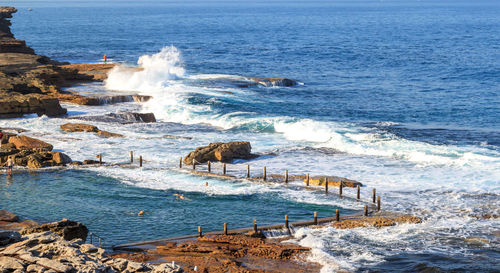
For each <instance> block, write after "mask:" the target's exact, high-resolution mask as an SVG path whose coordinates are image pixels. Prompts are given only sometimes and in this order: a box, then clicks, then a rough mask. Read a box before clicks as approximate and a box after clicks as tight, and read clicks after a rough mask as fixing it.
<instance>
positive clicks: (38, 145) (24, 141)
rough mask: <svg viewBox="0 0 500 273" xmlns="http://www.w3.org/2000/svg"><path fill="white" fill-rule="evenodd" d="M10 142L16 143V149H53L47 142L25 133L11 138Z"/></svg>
mask: <svg viewBox="0 0 500 273" xmlns="http://www.w3.org/2000/svg"><path fill="white" fill-rule="evenodd" d="M9 143H12V144H14V145H16V149H19V150H22V149H41V150H45V151H51V150H52V148H53V146H52V145H50V144H48V143H47V142H44V141H41V140H38V139H36V138H31V137H28V136H24V135H18V136H15V137H11V138H9Z"/></svg>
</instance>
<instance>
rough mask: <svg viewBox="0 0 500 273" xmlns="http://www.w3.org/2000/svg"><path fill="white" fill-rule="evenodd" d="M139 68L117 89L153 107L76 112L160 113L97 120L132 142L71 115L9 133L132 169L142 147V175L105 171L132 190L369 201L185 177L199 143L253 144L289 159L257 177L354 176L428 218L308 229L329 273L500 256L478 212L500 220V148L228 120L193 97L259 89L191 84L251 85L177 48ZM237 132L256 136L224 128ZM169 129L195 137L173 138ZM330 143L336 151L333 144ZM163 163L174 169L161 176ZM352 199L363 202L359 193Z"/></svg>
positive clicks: (330, 126)
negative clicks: (197, 65)
mask: <svg viewBox="0 0 500 273" xmlns="http://www.w3.org/2000/svg"><path fill="white" fill-rule="evenodd" d="M138 65H139V66H140V67H142V68H143V70H141V71H131V70H130V69H123V68H116V69H114V70H113V71H112V72H111V73H110V76H109V80H108V81H107V82H106V87H107V88H109V89H112V90H121V91H125V92H130V91H135V92H140V93H143V94H147V95H152V96H153V97H154V98H153V99H152V100H151V101H149V102H148V103H145V104H139V103H123V104H116V105H107V106H102V107H86V106H74V105H65V107H68V110H69V113H70V115H81V114H83V115H98V114H105V113H109V112H126V111H144V112H149V111H152V112H154V113H155V115H156V116H157V118H159V120H160V121H161V122H159V123H156V124H127V125H116V124H110V123H104V122H92V124H95V125H97V126H98V127H99V128H100V129H102V130H107V131H111V132H114V133H121V134H124V135H125V136H126V137H125V138H123V139H122V138H120V139H102V138H100V137H98V136H96V135H94V134H89V133H64V132H62V131H61V130H59V125H60V124H63V123H66V122H75V120H69V119H65V118H54V119H49V118H47V117H40V118H39V117H34V116H31V117H26V118H21V119H11V120H4V121H2V124H1V126H2V127H21V128H24V129H28V130H30V131H29V132H27V133H26V134H27V135H30V136H33V137H36V138H42V139H43V140H45V141H47V142H49V143H51V144H53V145H54V147H55V148H56V149H58V150H62V151H64V152H65V153H67V154H68V155H70V156H71V157H72V158H73V159H74V160H84V159H93V158H95V155H97V154H99V153H102V154H103V155H104V160H105V161H111V162H117V161H122V162H124V161H126V160H128V152H129V151H130V150H134V151H135V154H136V155H139V154H141V155H143V156H144V158H145V168H144V169H143V170H142V171H136V170H131V169H126V168H119V167H116V168H99V167H97V168H93V170H95V171H96V172H99V173H100V174H102V175H106V176H110V177H114V178H117V179H120V180H121V181H122V182H123V183H126V184H129V185H134V186H138V187H144V188H152V189H160V190H164V189H175V190H181V191H186V192H193V191H194V192H205V193H207V194H214V195H231V194H235V195H247V194H255V193H259V194H271V193H272V194H279V195H281V196H284V197H285V198H287V199H290V200H295V201H297V202H303V203H310V204H329V205H338V206H341V207H344V208H349V209H358V210H361V209H362V204H358V203H356V202H353V201H349V200H339V199H337V198H335V197H332V196H325V195H324V194H315V193H314V192H309V191H305V192H304V191H300V190H295V189H293V187H291V188H284V187H281V186H278V185H274V184H258V183H247V182H241V181H225V180H218V179H206V178H199V177H194V176H191V175H188V174H185V173H182V172H181V173H179V172H178V171H176V170H175V166H176V165H177V162H178V161H177V160H178V158H179V157H180V156H182V155H185V154H186V153H187V152H189V151H190V150H192V149H193V148H194V147H197V146H201V145H206V144H207V143H209V142H214V141H230V140H240V139H241V140H249V141H250V142H251V143H252V147H253V150H254V151H255V152H275V153H277V154H278V156H276V157H263V158H261V159H259V160H255V161H253V162H252V163H251V164H252V170H255V172H256V173H257V172H258V171H257V170H260V169H261V167H263V166H267V167H268V173H282V172H283V170H285V169H288V170H289V171H290V173H291V174H304V173H311V174H312V175H315V174H331V175H339V176H344V177H349V178H351V179H356V180H359V181H361V182H363V183H364V184H365V185H367V188H366V189H365V188H363V192H362V198H363V199H365V200H366V199H368V198H369V196H370V192H369V189H370V188H372V187H376V188H377V191H378V192H379V193H380V194H381V196H382V200H383V201H382V203H383V207H384V208H388V209H390V210H392V211H398V212H403V213H411V214H415V215H418V216H421V217H423V219H424V222H423V223H422V224H418V225H398V226H395V227H389V228H384V229H374V228H358V229H353V230H336V229H333V228H324V229H307V228H303V229H298V230H297V231H296V233H295V239H294V240H293V241H294V242H296V243H299V244H301V245H303V246H308V247H311V248H312V249H313V250H312V255H311V256H310V259H311V260H312V261H316V262H319V263H321V264H323V265H324V267H323V271H324V272H332V271H336V270H340V269H347V270H357V269H358V268H360V267H369V266H373V265H376V264H382V263H384V261H386V259H387V257H389V256H392V255H395V254H398V253H408V254H425V253H434V254H436V255H439V254H441V255H442V254H444V253H451V254H450V255H462V256H466V257H468V255H472V254H471V253H472V250H475V249H478V248H486V249H492V250H494V249H497V250H498V248H499V243H498V237H496V236H498V235H494V233H495V232H497V231H498V226H499V224H500V223H499V221H498V220H497V219H489V220H480V221H478V220H477V219H476V218H474V217H473V216H481V215H495V214H496V215H498V214H500V212H499V209H498V208H499V207H500V201H499V200H500V198H499V196H500V184H499V181H500V155H498V153H497V152H496V151H493V150H488V149H486V148H484V147H479V146H453V145H432V144H428V143H424V142H418V141H411V140H406V139H402V138H399V137H396V136H394V135H389V134H384V135H381V134H378V133H376V132H375V133H374V132H373V131H371V130H369V129H367V128H362V127H357V126H356V125H354V124H348V123H334V122H325V121H317V120H312V119H296V118H293V117H287V116H275V117H264V116H259V115H257V114H255V113H243V112H232V113H228V114H220V113H219V114H218V112H217V109H213V108H212V107H211V106H206V105H193V104H190V103H189V101H188V100H189V98H191V97H193V96H196V95H206V96H211V97H213V98H214V99H218V98H229V99H231V100H233V101H241V102H247V103H260V102H262V100H264V99H265V98H262V97H258V96H253V95H252V92H253V91H251V90H241V89H232V88H225V89H224V88H212V87H203V86H197V85H191V84H190V81H191V80H199V79H203V80H206V79H221V78H223V79H225V78H232V79H234V80H241V79H240V78H238V77H239V76H231V75H206V74H204V75H186V73H185V71H184V69H183V63H182V58H181V55H180V52H179V51H178V50H177V49H175V48H174V47H168V48H164V49H163V50H162V51H161V52H160V53H158V54H155V55H152V56H143V57H141V58H140V59H139V62H138ZM228 92H231V93H228ZM171 122H174V123H171ZM200 124H201V125H200ZM207 124H208V125H212V126H207ZM213 126H215V127H213ZM232 128H250V129H248V130H240V131H230V132H227V131H223V130H222V129H225V130H227V129H232ZM262 128H272V129H273V130H262ZM165 134H170V135H177V136H186V137H192V138H193V139H191V140H188V139H171V138H163V137H162V136H163V135H165ZM324 147H326V148H332V149H334V150H332V149H322V148H324ZM304 148H314V149H309V150H308V149H304ZM245 164H246V163H241V164H234V165H233V164H232V165H230V167H229V172H230V173H232V174H235V175H240V176H243V174H244V169H245ZM160 167H161V168H164V169H162V170H157V168H160ZM165 168H168V169H165ZM213 169H215V170H219V169H220V166H219V165H218V164H214V166H213ZM257 174H259V173H257ZM205 181H208V182H209V187H205V186H204V182H205ZM297 185H298V184H297ZM292 186H293V183H292ZM345 192H346V193H345V194H346V195H351V196H353V192H352V191H350V190H349V189H346V190H345ZM474 237H478V238H481V239H484V241H482V240H479V241H477V240H476V244H474V243H470V242H468V241H467V240H469V241H470V238H474ZM484 242H486V243H484Z"/></svg>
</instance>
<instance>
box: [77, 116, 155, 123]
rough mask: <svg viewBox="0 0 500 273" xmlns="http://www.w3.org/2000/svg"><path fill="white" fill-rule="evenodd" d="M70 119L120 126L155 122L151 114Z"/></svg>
mask: <svg viewBox="0 0 500 273" xmlns="http://www.w3.org/2000/svg"><path fill="white" fill-rule="evenodd" d="M71 119H78V120H85V121H98V122H114V123H120V124H129V123H142V122H145V123H150V122H156V118H155V115H154V114H153V113H109V114H105V115H99V116H76V117H72V118H71Z"/></svg>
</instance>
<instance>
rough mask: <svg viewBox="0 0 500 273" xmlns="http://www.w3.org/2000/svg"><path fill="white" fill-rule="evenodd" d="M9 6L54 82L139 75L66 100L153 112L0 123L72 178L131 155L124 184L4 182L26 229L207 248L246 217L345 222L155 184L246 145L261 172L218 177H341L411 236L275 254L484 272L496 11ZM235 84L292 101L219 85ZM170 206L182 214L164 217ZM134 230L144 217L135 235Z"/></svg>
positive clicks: (281, 193)
mask: <svg viewBox="0 0 500 273" xmlns="http://www.w3.org/2000/svg"><path fill="white" fill-rule="evenodd" d="M10 4H13V5H15V6H16V7H17V8H18V9H19V12H18V13H17V14H16V15H15V17H14V18H13V19H12V22H13V26H12V29H13V32H14V33H15V35H16V36H17V37H18V38H20V39H25V40H27V41H28V44H29V45H30V46H32V47H33V48H34V49H35V50H36V52H37V53H39V54H44V55H47V56H50V57H51V58H54V59H57V60H60V61H68V62H72V63H84V62H101V61H102V59H101V58H102V56H103V55H104V54H107V56H108V58H109V59H110V61H111V62H114V63H118V64H125V65H132V66H140V67H142V68H143V69H144V70H143V71H141V72H137V73H130V72H127V71H124V70H119V69H118V70H115V71H113V72H112V73H110V75H109V80H108V81H107V82H105V83H103V84H90V85H85V86H78V87H72V88H71V89H74V90H85V91H89V90H90V91H89V92H92V93H97V94H98V93H106V94H110V93H113V94H131V93H140V94H144V95H151V96H153V99H152V100H151V101H149V102H147V103H123V104H115V105H105V106H99V107H86V106H75V105H65V107H67V108H68V113H69V117H60V118H53V119H49V118H47V117H34V116H29V117H25V118H21V119H11V120H2V121H0V126H1V127H20V128H25V129H27V130H29V131H28V132H27V133H26V134H28V135H30V136H33V137H36V138H42V139H44V140H46V141H48V142H50V143H51V144H53V145H54V147H55V148H56V149H58V150H61V151H64V152H65V153H67V154H68V155H69V156H71V158H73V159H74V160H84V159H95V156H96V154H99V153H102V154H103V156H104V159H105V161H109V162H125V161H126V160H127V159H128V153H129V151H131V150H133V151H134V152H135V153H136V155H143V156H144V158H145V160H146V161H145V167H144V168H143V169H142V170H140V171H139V170H137V169H129V168H119V167H114V168H99V167H95V168H88V169H78V168H75V169H72V170H69V171H64V172H62V171H56V172H43V173H39V174H36V175H30V174H23V175H20V176H19V177H18V176H15V177H14V181H13V182H12V183H10V186H5V184H2V187H1V194H2V195H1V196H0V205H1V207H5V208H8V209H11V210H13V211H14V212H16V213H18V214H20V215H22V216H24V217H26V218H33V219H36V220H39V221H41V222H46V221H54V220H58V219H60V218H63V217H65V218H71V219H75V220H79V221H82V222H84V223H85V224H88V225H89V226H90V228H91V230H92V231H93V232H95V233H97V234H99V235H102V236H103V237H105V238H106V239H107V242H109V243H113V244H114V243H124V242H130V241H135V240H143V239H153V238H161V237H165V236H174V235H184V234H191V233H193V232H195V230H196V226H198V225H199V221H203V222H204V224H203V226H204V229H205V230H213V229H220V228H221V226H222V223H223V222H228V223H229V224H230V226H235V227H243V226H248V225H249V224H250V223H251V220H252V219H253V218H254V217H255V218H257V220H258V221H259V223H262V224H264V223H275V222H276V221H278V222H280V221H281V219H283V215H284V214H285V213H288V214H289V215H290V217H291V219H294V220H295V219H297V220H301V219H310V215H312V212H313V211H319V212H320V216H323V215H325V216H327V215H331V214H333V213H332V212H333V211H334V210H335V209H336V208H340V209H341V211H345V212H349V211H358V212H359V211H362V209H363V206H362V204H360V203H357V202H353V201H352V200H348V199H344V200H340V199H338V198H336V197H335V195H329V196H325V195H324V194H318V193H316V192H313V191H303V190H298V186H299V185H300V183H292V185H291V186H289V187H282V186H281V185H277V184H272V183H267V184H262V183H250V182H244V181H227V180H220V179H215V178H211V179H206V178H201V177H194V176H191V175H189V174H187V173H185V172H177V171H174V170H170V169H165V168H166V167H167V168H169V167H172V166H174V167H175V166H176V165H177V162H178V158H179V157H180V156H184V155H186V154H187V153H188V152H189V151H191V150H193V149H194V148H195V147H198V146H201V145H206V144H208V143H210V142H215V141H233V140H247V141H250V142H251V143H252V151H253V152H256V153H259V154H261V155H264V156H261V157H259V158H257V159H255V160H252V161H250V162H245V161H235V162H233V164H231V167H230V169H229V172H230V173H231V174H233V175H237V176H242V175H243V174H244V171H245V166H246V164H247V163H249V164H251V165H252V170H253V172H254V173H255V174H256V175H258V174H260V170H261V169H262V167H264V166H267V168H268V173H279V174H282V173H283V172H284V170H285V169H287V170H289V171H290V174H305V173H311V175H319V174H330V175H338V176H344V177H348V178H351V179H355V180H358V181H361V182H362V183H363V184H364V185H366V187H364V188H363V190H362V198H363V199H364V200H366V199H368V198H369V197H370V190H371V188H377V192H378V193H380V194H381V197H382V200H383V207H384V208H387V209H389V210H391V211H396V212H400V213H410V214H415V215H418V216H421V217H422V218H423V223H422V224H418V225H398V226H395V227H390V228H386V229H380V230H379V229H369V228H368V229H355V230H335V229H330V228H325V229H307V228H304V229H298V230H296V233H295V234H294V238H293V242H295V243H298V244H300V245H303V246H308V247H311V248H312V249H313V251H312V252H311V255H310V256H309V258H310V259H311V260H312V261H316V262H319V263H320V264H322V265H323V271H324V272H335V271H339V270H350V271H411V272H414V271H424V270H431V271H432V270H442V271H493V272H494V271H496V267H497V265H498V259H499V258H500V257H499V253H500V244H499V240H498V226H499V225H500V222H499V220H498V218H490V219H488V220H478V219H477V218H478V217H479V218H481V217H483V216H488V215H499V214H500V211H499V208H500V183H499V182H500V123H499V122H498V121H499V120H500V108H499V105H500V95H499V94H500V92H499V91H500V89H499V86H500V82H499V79H500V77H499V76H500V53H499V52H500V50H499V49H500V48H499V45H500V16H499V14H500V6H499V3H498V1H438V2H436V1H307V2H297V1H273V2H263V1H259V2H250V1H237V2H229V1H188V2H184V1H141V2H134V1H105V2H102V1H71V2H67V1H16V2H13V3H10ZM28 8H30V9H31V11H29V10H28ZM251 76H263V77H287V78H291V79H295V80H297V81H298V82H299V83H300V84H299V85H297V86H294V87H279V86H274V87H264V86H250V87H242V86H241V85H240V84H239V83H241V82H247V81H248V77H251ZM134 111H135V112H137V111H139V112H153V113H154V114H155V116H156V117H157V119H158V122H157V123H154V124H141V123H139V124H119V123H115V122H109V121H104V120H103V119H102V118H99V116H102V115H105V114H108V113H118V112H134ZM70 118H71V119H70ZM73 118H76V120H78V119H82V120H86V121H85V122H88V123H92V124H95V125H97V126H98V127H99V128H100V129H102V130H107V131H110V132H115V133H121V134H124V135H125V136H126V137H125V138H122V139H102V138H99V137H97V136H95V135H93V134H86V133H72V134H68V133H64V132H62V131H61V130H60V129H59V125H61V124H63V123H66V122H74V121H75V119H73ZM89 120H90V121H89ZM165 134H169V135H174V136H181V137H189V138H191V139H187V138H178V139H175V138H165V137H163V136H164V135H165ZM214 168H215V169H217V170H219V171H220V168H221V166H220V165H218V164H215V165H214ZM4 178H5V177H2V179H4ZM206 181H209V185H210V186H209V187H205V186H204V185H205V182H206ZM28 184H29V185H30V186H27V185H28ZM34 189H37V190H38V192H37V194H34V193H33V191H34ZM174 193H182V194H184V195H186V196H187V197H189V198H191V199H192V201H188V202H185V201H180V200H175V198H174V197H173V194H174ZM349 194H352V192H349ZM9 196H10V197H9ZM21 197H22V198H21ZM27 200H30V201H29V202H28V201H27ZM139 210H145V211H147V212H149V213H147V214H146V215H145V216H144V217H138V216H137V215H136V213H137V212H138V211H139ZM118 230H119V231H120V232H118ZM478 238H479V239H478ZM471 242H473V243H471ZM474 242H475V243H474Z"/></svg>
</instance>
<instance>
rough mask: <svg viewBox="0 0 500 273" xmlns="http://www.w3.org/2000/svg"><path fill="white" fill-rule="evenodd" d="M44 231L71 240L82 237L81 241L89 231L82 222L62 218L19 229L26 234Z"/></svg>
mask: <svg viewBox="0 0 500 273" xmlns="http://www.w3.org/2000/svg"><path fill="white" fill-rule="evenodd" d="M46 231H51V232H54V233H57V234H59V236H61V237H63V238H64V240H68V241H71V240H73V239H82V240H83V241H85V240H86V239H87V234H88V232H89V230H88V229H87V227H86V226H84V225H83V224H82V223H78V222H75V221H70V220H67V219H63V220H61V221H59V222H54V223H48V224H43V225H41V226H38V227H33V228H26V229H23V230H22V231H21V234H23V235H26V234H31V233H40V232H46Z"/></svg>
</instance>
